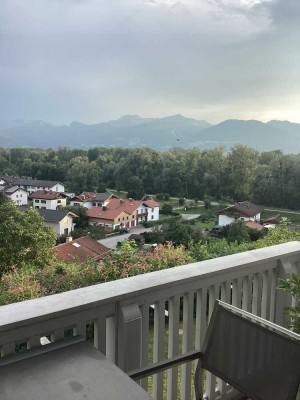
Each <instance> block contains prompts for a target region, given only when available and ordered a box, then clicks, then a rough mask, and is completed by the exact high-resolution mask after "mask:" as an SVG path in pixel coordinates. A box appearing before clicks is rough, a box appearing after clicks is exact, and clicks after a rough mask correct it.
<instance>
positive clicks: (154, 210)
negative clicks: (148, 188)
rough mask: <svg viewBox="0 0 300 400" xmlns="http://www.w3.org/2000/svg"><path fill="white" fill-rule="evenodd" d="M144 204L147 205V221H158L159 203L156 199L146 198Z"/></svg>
mask: <svg viewBox="0 0 300 400" xmlns="http://www.w3.org/2000/svg"><path fill="white" fill-rule="evenodd" d="M143 204H144V205H145V206H146V207H147V211H148V216H147V221H158V220H159V203H157V202H156V201H155V200H152V199H151V200H146V201H144V202H143Z"/></svg>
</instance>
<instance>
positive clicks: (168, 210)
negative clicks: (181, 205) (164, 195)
mask: <svg viewBox="0 0 300 400" xmlns="http://www.w3.org/2000/svg"><path fill="white" fill-rule="evenodd" d="M160 212H161V214H172V212H173V207H172V206H171V204H167V203H165V204H163V206H162V208H161V210H160Z"/></svg>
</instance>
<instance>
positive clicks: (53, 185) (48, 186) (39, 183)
mask: <svg viewBox="0 0 300 400" xmlns="http://www.w3.org/2000/svg"><path fill="white" fill-rule="evenodd" d="M0 185H1V186H18V187H19V188H22V189H24V190H26V191H27V192H28V193H30V194H31V193H33V192H36V191H37V190H51V191H53V192H64V191H65V185H64V184H63V183H61V182H58V181H44V180H38V179H23V178H16V177H14V176H7V175H3V176H0Z"/></svg>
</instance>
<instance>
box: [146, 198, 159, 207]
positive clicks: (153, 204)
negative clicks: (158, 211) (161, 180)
mask: <svg viewBox="0 0 300 400" xmlns="http://www.w3.org/2000/svg"><path fill="white" fill-rule="evenodd" d="M143 203H144V204H146V206H147V207H149V208H154V207H159V203H157V201H155V200H152V199H151V200H146V201H144V202H143Z"/></svg>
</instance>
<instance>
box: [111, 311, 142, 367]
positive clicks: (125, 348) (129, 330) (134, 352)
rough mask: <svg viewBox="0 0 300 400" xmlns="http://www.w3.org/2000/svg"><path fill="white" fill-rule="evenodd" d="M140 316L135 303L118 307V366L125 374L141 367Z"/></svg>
mask: <svg viewBox="0 0 300 400" xmlns="http://www.w3.org/2000/svg"><path fill="white" fill-rule="evenodd" d="M141 335H142V316H141V312H140V309H139V307H138V305H137V304H136V303H131V304H126V305H122V304H119V307H118V353H117V354H118V356H117V360H118V361H117V363H118V366H119V367H120V368H121V369H122V370H123V371H125V372H129V371H131V370H134V369H137V368H140V365H141Z"/></svg>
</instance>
